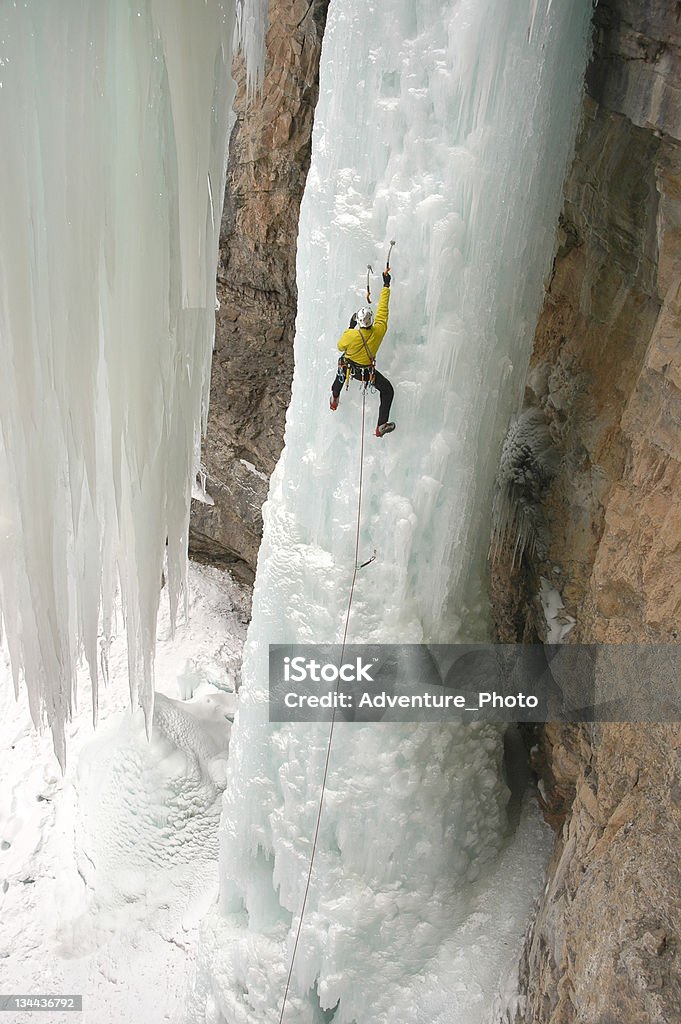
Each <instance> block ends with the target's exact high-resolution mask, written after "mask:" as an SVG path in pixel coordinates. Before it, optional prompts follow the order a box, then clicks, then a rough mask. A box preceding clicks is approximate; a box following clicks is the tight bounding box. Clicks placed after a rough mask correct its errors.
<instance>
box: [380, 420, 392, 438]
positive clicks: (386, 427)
mask: <svg viewBox="0 0 681 1024" xmlns="http://www.w3.org/2000/svg"><path fill="white" fill-rule="evenodd" d="M394 429H395V424H394V423H379V424H378V426H377V427H376V437H383V435H384V434H389V433H390V431H391V430H394Z"/></svg>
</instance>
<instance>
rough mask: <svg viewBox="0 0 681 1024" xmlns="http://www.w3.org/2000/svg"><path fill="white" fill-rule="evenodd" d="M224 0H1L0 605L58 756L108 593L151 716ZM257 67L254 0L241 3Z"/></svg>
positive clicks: (200, 340)
mask: <svg viewBox="0 0 681 1024" xmlns="http://www.w3.org/2000/svg"><path fill="white" fill-rule="evenodd" d="M235 2H239V0H205V2H203V3H198V4H187V3H186V2H185V0H120V2H116V3H115V4H102V3H97V2H93V0H63V2H62V3H59V4H58V5H57V4H48V5H45V4H44V3H42V2H41V0H26V2H24V3H21V4H9V3H7V4H2V5H1V7H0V58H1V59H2V65H1V67H0V78H1V79H2V91H1V92H0V134H1V135H2V138H3V140H4V142H3V159H2V161H1V162H0V196H2V202H0V240H1V241H0V359H1V361H2V367H3V372H2V374H1V375H0V609H1V610H2V622H3V625H4V629H5V631H6V634H7V637H8V644H9V648H10V652H11V659H12V669H13V674H14V680H15V685H16V686H17V687H18V686H19V685H20V683H21V678H22V676H25V678H26V682H27V685H28V689H29V696H30V708H31V714H32V717H33V720H34V721H35V722H36V723H39V722H41V721H43V720H44V721H46V722H47V723H48V724H49V725H50V726H51V727H52V730H53V734H54V743H55V750H56V752H57V756H58V757H59V759H60V761H61V763H62V764H63V763H64V761H65V757H66V745H65V737H64V727H65V723H66V722H67V721H68V719H69V716H70V715H71V712H72V709H73V705H74V700H75V691H74V685H75V678H76V670H77V665H78V662H79V659H80V657H81V655H84V656H85V658H86V659H87V661H88V663H89V668H90V673H91V675H92V678H93V690H92V693H93V702H94V707H95V710H96V704H97V674H98V666H99V663H100V657H101V652H100V650H99V649H98V630H99V625H100V620H102V619H103V623H104V633H105V634H107V633H108V632H109V631H110V628H111V624H110V617H111V609H112V607H113V601H114V596H115V593H116V591H117V590H120V594H121V598H122V605H123V614H124V616H125V620H126V624H127V633H128V644H129V683H130V693H131V699H132V702H133V704H136V703H137V700H138V698H139V700H140V701H141V703H142V705H143V706H144V708H145V712H146V717H147V724H149V720H150V718H151V715H152V709H153V708H152V706H153V685H154V684H153V648H154V641H155V636H156V616H157V612H158V600H159V597H158V595H159V585H158V584H159V580H160V578H161V572H162V569H163V567H164V565H166V572H167V577H168V582H169V592H170V598H171V618H172V619H173V620H174V618H175V617H176V614H177V610H178V608H179V607H180V606H181V605H182V603H183V601H184V599H185V598H184V592H185V575H186V549H187V533H188V520H189V503H190V494H191V487H192V479H193V476H194V473H193V468H194V466H193V463H194V453H195V451H196V450H197V447H198V439H199V433H200V429H201V426H202V424H204V425H205V422H206V415H207V400H208V382H209V373H210V363H211V353H212V344H213V333H214V326H215V313H214V309H215V267H216V260H217V248H218V236H219V225H220V219H221V210H222V198H223V191H224V182H225V152H226V142H227V135H228V129H229V126H230V124H231V120H232V116H233V115H232V114H231V112H230V111H231V100H232V97H233V94H234V85H233V83H232V82H231V79H230V67H231V58H232V40H233V37H234V29H235V9H234V6H235ZM244 5H245V6H244V10H243V11H242V12H241V24H242V38H243V40H244V45H245V46H246V47H247V49H248V51H249V57H250V59H251V62H252V71H253V74H254V75H256V76H257V74H259V71H258V67H257V66H256V65H258V64H259V63H261V62H262V54H261V53H259V51H258V46H259V44H260V43H261V42H262V33H263V31H264V27H263V26H264V20H265V9H266V4H265V3H264V0H244Z"/></svg>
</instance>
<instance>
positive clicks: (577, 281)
mask: <svg viewBox="0 0 681 1024" xmlns="http://www.w3.org/2000/svg"><path fill="white" fill-rule="evenodd" d="M595 29H596V47H595V56H594V60H593V63H592V66H591V68H590V70H589V74H588V79H587V86H588V96H587V98H586V100H585V105H584V114H583V120H582V127H581V131H580V135H579V138H578V142H577V148H576V155H575V161H574V166H573V168H572V171H571V174H570V176H569V180H568V181H567V183H566V187H565V205H564V210H563V215H562V219H561V225H560V232H559V246H558V250H557V255H556V259H555V265H554V272H553V276H552V280H551V283H550V285H549V288H548V291H547V296H546V302H545V308H544V311H543V314H542V317H541V320H540V323H539V326H538V329H537V333H536V338H535V349H534V356H533V360H532V365H531V370H530V373H529V376H528V382H527V390H526V401H527V404H528V405H529V406H534V407H536V408H539V409H541V410H542V411H543V413H544V416H545V418H546V421H547V424H548V427H549V431H550V433H551V436H552V438H553V442H554V446H555V449H556V452H557V453H558V455H559V457H560V464H559V469H558V472H557V474H556V476H555V478H554V480H553V482H552V483H551V485H550V486H549V488H548V490H547V492H546V494H545V496H544V497H543V499H542V506H543V508H542V512H543V515H544V519H545V522H546V525H547V528H548V536H549V538H550V540H549V543H548V547H547V548H546V549H545V550H544V551H543V552H540V553H538V554H535V555H534V556H533V557H528V558H526V559H525V560H524V563H523V565H522V566H521V567H520V568H513V567H512V565H511V563H510V560H509V557H508V555H506V557H502V558H501V559H500V560H499V562H498V563H497V566H496V568H495V570H494V573H493V581H492V593H493V598H494V603H495V608H496V615H497V624H498V631H499V637H500V639H505V640H519V639H525V640H527V639H533V638H536V637H537V636H538V637H540V638H542V639H544V638H545V637H546V624H545V623H544V621H543V616H542V611H541V606H540V603H539V600H538V596H537V595H538V591H539V584H540V581H541V579H542V578H543V579H545V580H547V581H548V582H549V583H550V584H551V586H552V587H553V588H555V589H556V590H558V591H559V592H560V594H561V597H562V600H563V602H564V605H565V609H566V613H567V614H568V615H570V616H571V617H572V618H574V620H575V621H576V625H575V627H574V629H573V630H572V632H571V634H570V636H569V639H570V640H573V641H584V642H589V641H597V642H609V643H619V642H638V641H641V642H675V641H676V640H677V637H678V631H679V629H680V628H681V627H680V621H681V616H680V613H681V561H680V560H681V504H680V500H679V499H680V498H681V475H680V474H681V245H680V241H681V235H680V232H681V144H680V140H681V104H680V103H679V98H680V96H679V88H680V86H681V49H680V46H681V5H679V4H676V3H662V2H655V0H610V2H601V3H600V4H599V7H598V8H597V10H596V13H595ZM532 739H533V742H534V744H535V746H534V748H533V750H534V761H535V768H536V770H537V772H538V773H539V774H540V775H541V776H542V780H543V785H542V792H543V794H544V805H545V811H546V814H547V819H548V820H549V821H551V822H552V824H553V825H554V827H555V828H556V848H555V852H554V857H553V861H552V864H551V869H550V873H549V878H548V883H547V887H546V890H545V892H544V893H543V895H542V897H541V900H540V903H539V907H538V911H537V915H536V919H535V920H534V923H533V926H532V929H531V931H530V933H529V935H528V939H527V942H526V947H525V951H524V955H523V962H522V965H521V993H522V998H521V1001H520V1004H519V1009H518V1011H517V1013H516V1016H515V1024H521V1022H522V1024H540V1022H541V1024H568V1022H574V1021H579V1022H580V1024H653V1022H655V1024H657V1022H659V1024H663V1022H664V1024H678V1022H679V1021H681V970H680V965H681V960H680V957H681V868H680V866H679V865H680V858H679V849H680V848H681V846H680V844H681V727H680V726H679V725H678V724H669V725H637V726H632V725H626V724H608V725H605V724H604V725H598V726H588V725H573V726H558V725H550V726H547V727H545V728H544V729H543V730H540V731H539V732H538V733H536V734H534V735H533V737H532Z"/></svg>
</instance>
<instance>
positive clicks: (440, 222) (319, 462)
mask: <svg viewBox="0 0 681 1024" xmlns="http://www.w3.org/2000/svg"><path fill="white" fill-rule="evenodd" d="M590 13H591V4H590V2H589V0H580V2H577V3H574V2H569V3H568V2H566V0H418V2H417V0H381V2H378V0H369V2H367V0H342V2H340V0H339V2H337V3H332V4H331V8H330V15H329V23H328V29H327V35H326V37H325V42H324V52H323V59H322V77H321V95H320V101H319V107H318V111H317V119H316V125H315V135H314V145H313V160H312V168H311V172H310V176H309V179H308V186H307V191H306V195H305V199H304V203H303V210H302V217H301V227H300V243H299V258H298V285H299V313H298V321H297V332H296V342H295V345H296V352H295V355H296V360H295V362H296V370H295V378H294V384H293V394H292V400H291V405H290V408H289V411H288V417H287V428H286V447H285V450H284V453H283V455H282V458H281V460H280V463H279V465H278V468H277V470H276V472H275V475H274V477H273V480H272V484H271V488H270V496H269V501H268V504H267V506H266V509H265V534H264V539H263V544H262V547H261V551H260V557H259V562H258V573H257V578H256V585H255V594H254V603H253V620H252V623H251V627H250V633H249V640H248V642H247V648H246V656H245V663H244V673H243V678H244V685H243V688H242V691H241V706H240V711H239V716H238V721H237V724H236V728H235V730H234V733H233V739H232V746H231V755H230V779H229V784H228V788H227V791H226V794H225V804H224V811H223V824H222V853H221V877H222V893H221V903H220V907H219V909H218V910H217V911H216V912H215V913H214V914H213V915H211V917H210V918H209V919H208V921H207V922H206V924H205V929H204V937H203V943H202V949H201V954H200V959H201V962H200V965H199V972H198V976H197V983H196V986H195V988H194V991H193V995H192V1005H191V1016H190V1019H191V1020H192V1021H200V1022H202V1024H203V1022H205V1021H210V1022H211V1024H215V1022H219V1024H224V1022H227V1024H256V1022H265V1021H267V1022H276V1021H277V1020H278V1010H279V1007H280V1005H281V998H282V995H283V987H284V982H285V978H286V971H287V968H288V961H289V956H290V952H291V948H292V942H293V935H294V933H295V929H296V927H297V923H298V912H299V908H300V905H301V900H302V896H303V889H304V886H305V879H306V875H307V866H308V862H309V855H310V849H311V837H312V835H313V832H314V824H315V815H316V808H317V801H318V797H319V787H320V782H321V777H322V770H323V763H324V753H325V745H326V738H327V727H324V726H319V727H314V726H311V727H306V726H302V725H297V726H288V727H274V726H270V725H269V724H268V721H267V643H268V642H312V641H315V642H330V641H338V640H339V639H340V637H341V635H342V629H343V621H344V616H345V611H346V607H347V600H348V589H349V586H350V579H351V575H352V568H353V559H354V540H355V517H356V510H357V474H358V454H359V448H360V430H361V399H360V393H359V386H358V385H355V386H353V387H351V388H350V390H349V391H347V392H346V391H343V392H342V394H341V400H340V406H339V409H338V411H337V412H335V413H331V412H330V411H329V406H328V395H329V388H330V384H331V380H332V377H333V374H334V371H335V360H336V356H337V353H336V351H335V343H336V340H337V338H338V336H339V334H340V333H341V331H342V329H343V328H344V327H345V326H347V323H348V320H349V317H350V314H351V312H352V311H353V309H357V307H358V306H360V305H362V304H363V302H364V283H365V277H366V266H367V264H368V263H370V264H372V265H373V266H374V267H375V268H376V269H378V268H379V267H380V266H381V265H382V263H383V261H384V259H385V254H386V250H387V246H388V242H389V240H390V239H391V238H395V239H397V248H396V249H395V251H394V253H393V268H394V278H393V287H392V295H391V311H390V326H389V330H388V334H387V336H386V340H385V342H384V343H383V348H382V349H381V352H380V356H379V368H380V369H381V370H382V371H383V372H384V373H385V374H387V375H388V377H390V378H391V379H392V381H393V383H394V385H395V389H396V399H395V404H394V410H393V415H394V419H395V420H396V422H397V430H396V432H395V433H394V434H391V435H390V436H389V437H387V438H384V439H382V440H378V439H376V438H375V437H373V436H372V434H373V428H374V426H375V422H376V420H375V416H376V411H377V398H376V396H372V395H370V396H369V399H368V405H369V413H368V424H367V428H368V436H367V439H366V457H365V463H364V496H365V501H364V511H363V518H362V533H361V550H360V555H361V558H362V560H364V558H365V557H367V556H369V555H370V554H371V553H372V551H373V550H374V549H376V552H377V557H376V561H375V562H373V563H372V564H371V565H370V566H368V567H367V568H366V569H364V570H362V571H361V572H360V574H359V579H358V584H357V587H356V590H355V599H354V604H353V613H352V618H351V622H350V637H351V640H352V641H357V642H359V641H372V642H380V641H384V642H387V641H396V640H404V641H420V640H422V639H425V640H428V641H440V642H444V641H453V640H456V639H468V640H470V639H476V638H484V637H486V636H487V610H486V604H485V598H484V579H485V554H486V549H487V546H488V543H489V525H490V522H489V521H490V507H491V495H492V485H493V478H494V471H495V466H496V463H497V460H498V456H499V449H500V445H501V441H502V438H503V435H504V433H505V430H506V428H507V425H508V420H509V416H510V413H511V412H512V411H513V410H514V409H515V408H516V406H517V402H518V399H519V393H520V389H521V386H522V380H523V377H524V372H525V369H526V366H527V362H528V359H529V354H530V351H531V346H532V337H533V329H534V325H535V323H536V318H537V314H538V310H539V305H540V302H541V299H542V285H543V281H544V278H545V275H546V274H547V273H548V272H549V270H550V263H551V257H552V252H553V245H554V239H555V230H556V224H557V221H558V213H559V209H560V198H561V186H562V181H563V177H564V174H565V170H566V165H567V161H568V158H569V154H570V151H571V147H572V141H573V137H574V130H575V123H576V115H577V110H578V107H579V99H580V94H581V84H582V78H583V73H584V67H585V61H586V50H587V38H588V25H589V20H590ZM373 286H374V298H376V297H377V293H378V290H379V288H380V278H376V277H375V278H374V281H373ZM500 758H501V751H500V739H499V736H498V734H497V733H496V732H495V731H494V730H493V729H491V728H490V727H476V728H473V727H471V728H463V727H461V728H457V727H453V726H446V727H444V726H443V727H441V726H437V725H434V726H432V727H425V726H414V725H401V724H400V725H394V726H387V725H380V724H379V725H367V724H357V723H341V724H340V725H339V727H338V729H337V732H336V737H335V740H334V747H333V752H332V759H331V767H330V774H329V781H328V789H327V796H326V803H325V809H324V815H323V818H322V827H321V834H320V843H319V851H318V855H317V860H316V866H315V871H314V873H313V876H312V886H311V891H310V900H309V903H308V911H307V914H306V919H305V922H304V926H303V930H302V934H301V943H300V946H299V949H298V957H297V960H296V967H295V971H294V974H293V989H292V994H291V1004H290V1007H289V1014H288V1016H287V1018H286V1020H287V1021H296V1022H297V1024H306V1022H309V1024H312V1022H314V1024H321V1022H322V1021H329V1020H331V1019H333V1021H334V1024H351V1022H357V1024H359V1022H362V1024H383V1022H387V1021H392V1020H399V1021H400V1022H401V1024H412V1022H417V1021H428V1022H429V1024H435V1022H443V1024H444V1022H446V1024H464V1021H465V1022H466V1024H474V1022H477V1021H480V1020H482V1017H481V1014H482V1012H483V1010H484V1007H485V1002H484V999H485V992H487V996H488V997H489V996H490V995H491V992H490V989H489V987H488V988H487V989H486V988H485V986H486V985H487V986H489V985H490V984H492V985H493V984H495V982H494V981H491V982H490V980H489V979H490V978H493V974H494V969H493V968H492V967H491V966H490V967H489V971H488V973H487V975H486V976H485V977H486V981H484V983H483V982H482V981H481V982H480V984H479V991H478V995H474V990H475V984H476V983H475V982H474V981H473V980H472V979H474V978H475V977H478V976H479V975H480V976H482V974H484V973H485V971H484V969H483V967H482V966H481V965H483V964H487V965H491V964H493V963H494V962H495V959H494V958H495V957H496V956H497V955H498V954H499V951H500V950H501V948H502V945H503V942H504V941H505V939H504V938H503V935H504V928H510V929H511V932H514V929H515V932H517V931H518V930H520V929H522V924H521V922H522V914H523V913H525V912H526V911H527V907H525V910H523V909H522V907H518V906H517V907H516V908H515V910H511V906H510V902H509V901H510V899H511V892H512V889H513V886H512V885H511V884H510V883H509V881H508V879H506V880H504V879H501V880H499V883H498V885H497V887H496V889H494V891H495V893H497V896H496V897H495V899H496V901H497V902H496V905H494V907H493V908H492V910H490V911H489V920H488V923H487V926H486V935H485V936H484V937H483V938H484V941H483V940H482V939H481V940H480V941H479V942H478V943H477V944H476V943H474V942H473V939H472V936H473V935H474V934H476V927H477V925H476V923H475V919H473V918H471V917H469V914H470V909H471V906H472V902H471V901H472V899H473V896H472V892H473V890H474V887H475V886H476V885H480V884H481V879H487V881H486V882H485V885H487V886H490V885H491V881H490V879H491V878H492V874H491V873H492V872H493V871H494V870H495V869H494V865H495V864H497V863H498V861H497V858H498V856H499V855H500V853H501V854H503V848H504V845H505V843H506V838H505V835H504V830H505V828H506V800H507V792H506V790H505V787H504V785H503V783H502V782H501V781H500V777H499V762H500ZM520 841H522V840H519V842H520ZM530 849H531V844H530ZM516 853H517V856H516V857H515V859H514V863H515V864H516V865H518V864H520V863H521V861H522V859H523V857H526V856H530V855H529V854H526V853H520V852H518V851H517V850H516ZM540 870H541V868H536V871H535V875H534V876H533V879H530V881H529V882H528V880H527V879H525V882H524V883H522V885H521V890H522V891H523V892H524V893H525V894H526V897H525V898H526V899H528V900H531V898H532V896H531V893H532V885H533V884H534V885H538V881H537V877H538V872H539V871H540ZM483 888H484V886H483ZM506 934H508V933H506ZM462 957H463V959H462ZM478 997H479V998H478ZM475 999H477V1000H478V1001H477V1002H475ZM487 1006H488V1007H489V1002H488V1004H487ZM336 1007H337V1008H336Z"/></svg>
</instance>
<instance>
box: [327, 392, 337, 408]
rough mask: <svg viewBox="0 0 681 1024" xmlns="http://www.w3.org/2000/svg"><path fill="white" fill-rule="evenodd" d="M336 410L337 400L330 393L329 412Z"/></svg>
mask: <svg viewBox="0 0 681 1024" xmlns="http://www.w3.org/2000/svg"><path fill="white" fill-rule="evenodd" d="M337 408H338V399H337V398H336V396H335V395H334V394H333V392H332V393H331V398H330V399H329V409H330V410H331V412H335V411H336V409H337Z"/></svg>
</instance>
